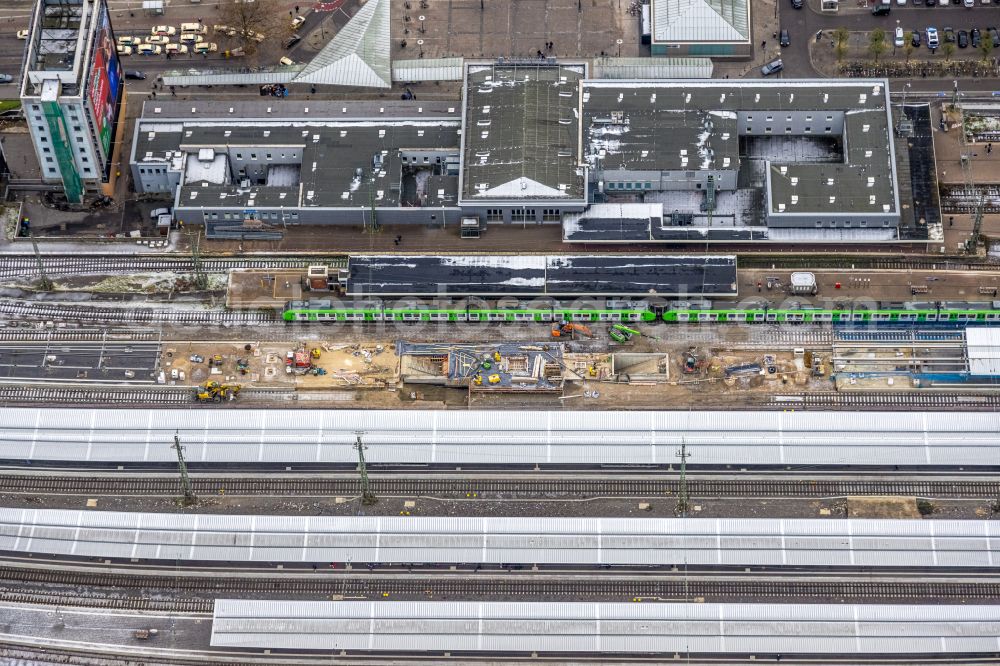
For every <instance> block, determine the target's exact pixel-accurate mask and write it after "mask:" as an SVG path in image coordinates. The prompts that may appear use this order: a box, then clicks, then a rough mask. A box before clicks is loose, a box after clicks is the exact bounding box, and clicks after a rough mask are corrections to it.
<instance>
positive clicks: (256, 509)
mask: <svg viewBox="0 0 1000 666" xmlns="http://www.w3.org/2000/svg"><path fill="white" fill-rule="evenodd" d="M87 499H88V498H87V497H82V496H73V495H47V496H31V495H11V494H3V495H0V506H5V507H26V508H36V509H85V508H87ZM407 499H408V498H405V497H386V498H382V499H381V500H379V502H378V503H377V504H375V505H372V506H364V505H362V504H361V501H360V500H359V499H357V498H343V500H344V501H343V502H341V503H337V499H336V498H332V497H331V498H315V499H310V498H295V499H289V498H266V497H260V498H258V497H203V498H201V499H200V501H199V503H198V504H197V506H194V507H182V506H180V505H179V504H178V503H177V501H176V500H175V499H173V498H169V497H139V498H136V497H124V498H116V497H110V498H107V497H102V498H99V500H98V505H97V510H104V511H141V512H147V513H225V514H277V515H310V516H320V515H327V516H354V515H369V516H401V515H410V516H487V517H497V516H508V517H520V516H524V517H532V516H567V517H581V518H594V517H633V518H641V517H650V518H665V517H673V516H675V513H674V511H675V508H676V506H677V504H676V500H674V499H665V498H663V497H651V498H635V499H619V498H615V499H602V498H598V499H589V500H555V499H553V500H534V499H532V500H492V499H490V500H483V499H478V498H469V499H461V500H453V499H448V500H443V499H427V498H411V499H413V500H414V501H415V502H416V504H415V506H413V507H412V508H407V507H405V506H404V503H405V502H406V501H407ZM642 502H647V503H649V505H650V506H649V509H648V510H641V509H640V508H639V504H640V503H642ZM991 503H992V502H991V501H990V500H940V501H935V502H934V503H933V506H934V512H933V513H932V514H930V515H928V516H924V519H942V520H949V519H950V520H955V519H989V518H996V515H995V514H992V513H991V507H990V505H991ZM690 504H691V510H690V512H689V515H690V516H691V517H697V518H820V517H826V516H829V517H830V518H843V517H844V516H846V512H847V502H846V500H843V499H829V500H826V499H801V498H800V499H790V498H788V499H786V498H777V499H739V498H727V499H705V500H702V499H698V498H692V500H691V502H690ZM827 511H829V513H826V512H827Z"/></svg>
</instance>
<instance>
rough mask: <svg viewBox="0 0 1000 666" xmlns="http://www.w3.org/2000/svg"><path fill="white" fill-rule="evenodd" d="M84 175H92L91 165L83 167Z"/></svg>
mask: <svg viewBox="0 0 1000 666" xmlns="http://www.w3.org/2000/svg"><path fill="white" fill-rule="evenodd" d="M83 175H84V176H90V175H92V172H91V171H90V167H84V169H83Z"/></svg>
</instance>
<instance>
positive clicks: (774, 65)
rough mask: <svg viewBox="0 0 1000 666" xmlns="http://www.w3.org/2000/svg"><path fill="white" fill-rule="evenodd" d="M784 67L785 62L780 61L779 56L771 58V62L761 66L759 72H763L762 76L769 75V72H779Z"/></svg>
mask: <svg viewBox="0 0 1000 666" xmlns="http://www.w3.org/2000/svg"><path fill="white" fill-rule="evenodd" d="M784 68H785V63H783V62H781V58H778V59H777V60H772V61H771V62H769V63H767V64H766V65H764V66H763V67H761V68H760V73H761V74H763V75H764V76H770V75H771V74H775V73H777V72H780V71H781V70H783V69H784Z"/></svg>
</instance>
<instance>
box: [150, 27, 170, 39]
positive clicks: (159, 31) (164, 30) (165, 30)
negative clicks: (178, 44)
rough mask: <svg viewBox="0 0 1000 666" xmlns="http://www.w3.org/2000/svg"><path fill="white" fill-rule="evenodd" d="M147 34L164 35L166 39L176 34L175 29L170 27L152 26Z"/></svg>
mask: <svg viewBox="0 0 1000 666" xmlns="http://www.w3.org/2000/svg"><path fill="white" fill-rule="evenodd" d="M149 34H151V35H165V36H167V37H173V36H174V35H176V34H177V29H176V28H175V27H174V26H172V25H154V26H153V27H152V28H150V29H149Z"/></svg>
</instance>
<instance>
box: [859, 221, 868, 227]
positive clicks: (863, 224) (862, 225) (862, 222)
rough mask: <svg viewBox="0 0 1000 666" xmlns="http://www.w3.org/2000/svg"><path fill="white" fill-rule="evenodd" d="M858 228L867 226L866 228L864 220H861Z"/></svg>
mask: <svg viewBox="0 0 1000 666" xmlns="http://www.w3.org/2000/svg"><path fill="white" fill-rule="evenodd" d="M858 226H861V227H867V226H868V222H867V221H865V220H861V224H860V225H858Z"/></svg>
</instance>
